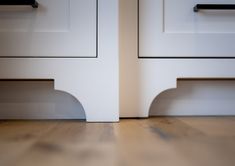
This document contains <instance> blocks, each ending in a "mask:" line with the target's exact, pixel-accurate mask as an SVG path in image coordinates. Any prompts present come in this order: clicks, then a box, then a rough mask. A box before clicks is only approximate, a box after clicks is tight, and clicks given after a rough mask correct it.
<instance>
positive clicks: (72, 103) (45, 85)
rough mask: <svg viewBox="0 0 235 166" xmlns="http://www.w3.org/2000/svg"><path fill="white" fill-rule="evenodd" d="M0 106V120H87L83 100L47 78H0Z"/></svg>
mask: <svg viewBox="0 0 235 166" xmlns="http://www.w3.org/2000/svg"><path fill="white" fill-rule="evenodd" d="M0 108H1V109H0V119H16V120H18V119H19V120H21V119H35V120H36V119H76V120H85V119H86V115H85V110H84V108H83V106H82V104H81V103H80V101H79V100H77V98H75V97H74V96H72V95H71V94H69V93H67V92H64V91H58V90H55V89H54V80H47V79H38V80H37V79H34V80H31V79H30V80H25V79H23V80H22V79H14V80H0Z"/></svg>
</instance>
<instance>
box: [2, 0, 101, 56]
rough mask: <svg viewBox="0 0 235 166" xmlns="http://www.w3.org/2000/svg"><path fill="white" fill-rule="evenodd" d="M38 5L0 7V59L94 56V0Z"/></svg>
mask: <svg viewBox="0 0 235 166" xmlns="http://www.w3.org/2000/svg"><path fill="white" fill-rule="evenodd" d="M9 1H11V0H9ZM19 1H20V0H19ZM37 2H38V3H39V7H38V8H32V6H22V5H19V6H17V5H14V6H12V5H1V6H0V58H1V57H9V58H10V57H26V58H27V57H45V58H46V57H52V58H53V57H65V58H66V57H78V58H79V57H96V41H97V34H96V32H97V5H98V4H97V2H98V1H97V0H37Z"/></svg>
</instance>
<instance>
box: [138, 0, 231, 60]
mask: <svg viewBox="0 0 235 166" xmlns="http://www.w3.org/2000/svg"><path fill="white" fill-rule="evenodd" d="M197 4H235V0H177V1H175V0H139V56H140V57H158V58H165V57H168V58H169V57H173V58H175V57H176V58H177V57H191V58H196V57H202V58H203V57H208V58H210V57H211V58H212V57H213V58H214V57H235V47H234V43H235V10H233V9H230V10H221V9H219V10H211V9H210V10H208V9H207V10H199V11H198V12H195V11H194V10H193V9H194V7H195V6H196V5H197Z"/></svg>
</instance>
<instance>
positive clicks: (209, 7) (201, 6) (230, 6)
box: [193, 4, 235, 12]
mask: <svg viewBox="0 0 235 166" xmlns="http://www.w3.org/2000/svg"><path fill="white" fill-rule="evenodd" d="M193 10H194V12H198V11H199V10H235V4H197V5H196V6H194V8H193Z"/></svg>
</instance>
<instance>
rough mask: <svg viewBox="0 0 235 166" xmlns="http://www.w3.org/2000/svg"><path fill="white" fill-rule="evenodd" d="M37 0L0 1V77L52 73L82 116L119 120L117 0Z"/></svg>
mask: <svg viewBox="0 0 235 166" xmlns="http://www.w3.org/2000/svg"><path fill="white" fill-rule="evenodd" d="M9 1H10V0H9ZM37 1H38V3H39V7H38V8H37V9H33V8H32V7H30V6H2V5H1V6H0V80H1V79H7V80H12V79H13V80H15V79H20V80H22V79H23V80H29V79H30V80H38V79H43V80H44V79H46V80H47V79H49V80H51V79H53V80H54V89H55V90H59V91H64V92H67V93H70V94H71V95H73V96H74V97H75V98H76V99H77V100H78V101H79V102H80V103H81V105H82V106H83V108H84V111H85V114H86V120H87V121H89V122H91V121H108V122H111V121H118V120H119V112H118V111H119V109H118V108H119V101H118V100H119V98H118V93H119V88H118V87H119V86H118V72H119V70H118V66H119V64H118V0H37ZM0 3H1V2H0ZM55 112H56V110H55Z"/></svg>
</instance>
